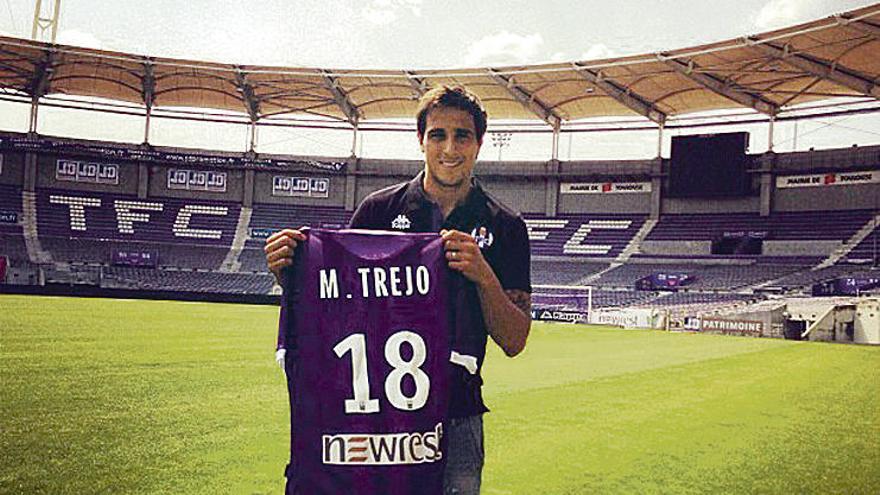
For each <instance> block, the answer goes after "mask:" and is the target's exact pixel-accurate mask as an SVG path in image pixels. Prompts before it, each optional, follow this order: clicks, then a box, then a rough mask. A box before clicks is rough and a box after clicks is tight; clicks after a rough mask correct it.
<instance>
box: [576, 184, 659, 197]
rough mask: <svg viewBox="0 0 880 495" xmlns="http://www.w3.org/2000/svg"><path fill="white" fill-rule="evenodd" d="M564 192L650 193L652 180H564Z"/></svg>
mask: <svg viewBox="0 0 880 495" xmlns="http://www.w3.org/2000/svg"><path fill="white" fill-rule="evenodd" d="M559 187H560V192H561V193H562V194H621V193H628V194H633V193H649V192H651V183H650V182H563V183H562V184H560V185H559Z"/></svg>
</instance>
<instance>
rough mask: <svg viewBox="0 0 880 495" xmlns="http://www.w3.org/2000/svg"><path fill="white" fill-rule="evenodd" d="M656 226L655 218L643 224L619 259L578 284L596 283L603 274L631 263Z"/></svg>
mask: <svg viewBox="0 0 880 495" xmlns="http://www.w3.org/2000/svg"><path fill="white" fill-rule="evenodd" d="M656 225H657V219H655V218H649V219H647V220H645V223H643V224H642V227H641V228H640V229H639V231H638V232H636V234H635V235H634V236H633V238H632V239H630V241H629V243H628V244H627V245H626V247H625V248H623V251H621V252H620V254H618V255H617V258H615V259H614V261H612V262H611V263H610V264H609V265H608V266H607V267H605V268H604V269H602V270H600V271H598V272H596V273H593V274H591V275H589V276H587V277H584V278H583V279H582V280H580V281H579V282H578V284H581V285H586V284H589V283H590V282H594V281H595V280H597V279H599V278H600V277H601V276H602V275H603V274H605V273H607V272H610V271H611V270H614V269H615V268H617V267H619V266H621V265H623V264H624V263H626V262H627V261H629V259H630V258H631V257H632V255H634V254H636V253H638V252H639V251H640V250H641V246H642V241H644V240H645V238H646V237H648V234H650V233H651V231H652V230H654V226H656Z"/></svg>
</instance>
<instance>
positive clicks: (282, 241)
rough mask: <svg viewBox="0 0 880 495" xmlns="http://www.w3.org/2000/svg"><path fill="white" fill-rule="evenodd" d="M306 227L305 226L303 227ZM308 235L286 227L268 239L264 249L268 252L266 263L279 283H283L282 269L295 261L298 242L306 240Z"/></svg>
mask: <svg viewBox="0 0 880 495" xmlns="http://www.w3.org/2000/svg"><path fill="white" fill-rule="evenodd" d="M303 228H304V227H303ZM305 240H306V235H305V234H303V233H302V232H300V231H299V230H295V229H284V230H279V231H278V232H275V233H274V234H272V235H270V236H269V238H268V239H266V245H265V246H264V247H263V251H264V252H265V253H266V265H268V267H269V271H270V272H272V275H275V280H276V281H277V282H278V285H281V282H282V279H281V270H283V269H284V268H285V267H288V266H290V265H291V264H292V263H293V251H294V249H296V245H297V243H298V242H304V241H305Z"/></svg>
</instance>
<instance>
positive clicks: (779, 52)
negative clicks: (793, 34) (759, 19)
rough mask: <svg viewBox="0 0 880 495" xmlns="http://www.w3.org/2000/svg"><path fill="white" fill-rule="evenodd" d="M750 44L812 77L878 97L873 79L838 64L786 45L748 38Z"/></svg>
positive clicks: (879, 91)
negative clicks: (780, 45)
mask: <svg viewBox="0 0 880 495" xmlns="http://www.w3.org/2000/svg"><path fill="white" fill-rule="evenodd" d="M749 41H751V42H752V46H754V47H755V48H757V49H759V50H761V51H763V52H764V53H766V54H767V55H770V56H771V57H776V58H778V59H780V60H783V61H784V62H785V63H787V64H790V65H793V66H794V67H797V68H798V69H800V70H802V71H804V72H806V73H808V74H810V75H811V76H814V77H820V78H822V79H825V80H826V81H831V82H833V83H837V84H840V85H841V86H844V87H847V88H849V89H851V90H853V91H857V92H859V93H861V94H863V95H866V96H873V97H874V98H880V87H878V86H877V85H876V84H874V82H873V81H871V80H868V79H866V78H864V77H862V76H859V75H858V74H857V73H856V72H855V71H853V70H852V69H849V68H847V67H845V66H842V65H839V64H836V63H834V64H829V63H827V62H824V61H821V60H819V59H816V58H814V57H811V56H809V55H803V54H798V53H790V52H789V50H788V47H787V46H786V47H778V46H776V45H774V44H772V43H760V42H759V40H757V39H754V38H749Z"/></svg>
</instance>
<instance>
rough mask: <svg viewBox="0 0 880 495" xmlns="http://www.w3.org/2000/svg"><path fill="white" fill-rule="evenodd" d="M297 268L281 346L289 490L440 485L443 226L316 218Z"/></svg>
mask: <svg viewBox="0 0 880 495" xmlns="http://www.w3.org/2000/svg"><path fill="white" fill-rule="evenodd" d="M307 235H308V240H307V241H306V242H303V243H300V244H299V246H298V247H297V253H296V255H295V256H294V265H293V266H292V268H291V269H290V270H287V271H286V277H287V279H286V280H285V287H286V288H287V290H286V292H285V295H284V302H283V304H284V305H285V307H286V319H287V321H286V322H282V326H281V328H280V334H279V346H281V347H285V348H287V358H286V360H285V369H286V372H287V380H288V390H289V395H290V409H291V452H290V455H291V458H290V464H289V465H288V467H287V471H286V475H287V478H288V481H287V493H289V494H291V493H295V494H323V493H326V494H341V493H345V494H349V493H351V494H361V493H362V494H388V495H395V494H401V495H402V494H411V493H419V494H433V493H436V494H440V493H442V487H443V470H444V467H445V462H446V458H445V457H446V450H445V446H446V440H445V438H444V436H443V428H444V421H445V420H446V417H447V415H448V409H449V390H450V388H449V387H450V373H451V371H450V369H451V368H453V367H457V366H456V365H455V364H451V363H450V361H453V362H455V361H459V362H458V363H457V364H459V365H460V366H465V365H466V364H465V363H462V362H461V361H462V360H465V361H467V356H465V357H462V356H461V355H458V357H455V356H456V354H457V353H454V352H453V350H452V348H451V347H450V345H451V343H450V342H451V340H453V339H454V338H455V337H454V331H452V330H451V329H452V327H453V326H454V324H455V312H454V311H452V310H451V307H450V306H451V302H452V300H451V299H450V291H451V290H452V288H451V287H450V283H452V281H453V280H454V276H453V274H452V273H450V271H449V269H448V268H447V263H446V258H445V253H444V250H443V243H442V240H441V239H440V236H439V235H437V234H396V233H388V232H377V231H358V230H347V231H327V230H320V229H312V230H309V231H308V233H307Z"/></svg>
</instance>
